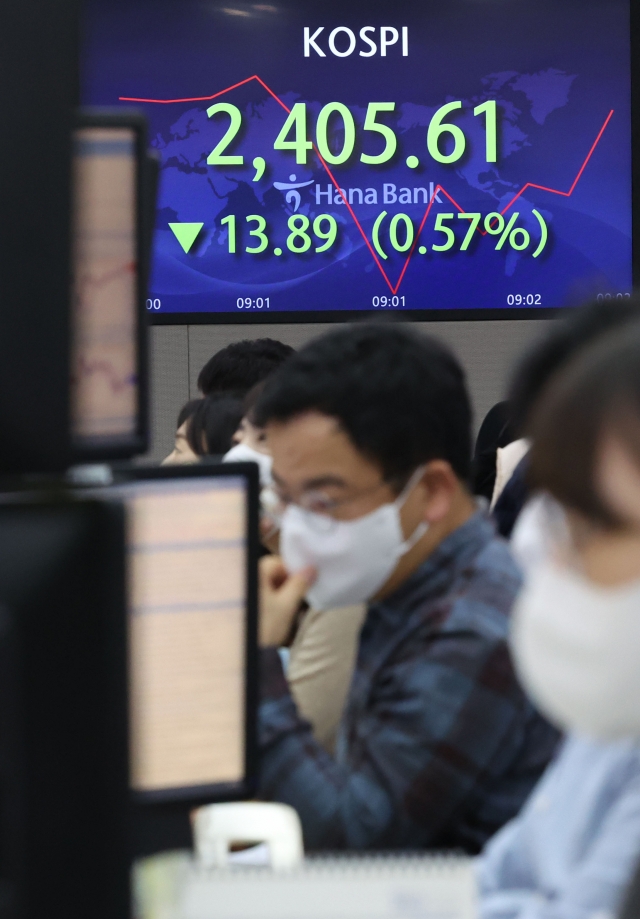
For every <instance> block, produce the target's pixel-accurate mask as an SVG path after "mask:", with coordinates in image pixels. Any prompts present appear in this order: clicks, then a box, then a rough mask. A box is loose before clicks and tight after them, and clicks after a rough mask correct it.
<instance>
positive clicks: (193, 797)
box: [103, 460, 260, 816]
mask: <svg viewBox="0 0 640 919" xmlns="http://www.w3.org/2000/svg"><path fill="white" fill-rule="evenodd" d="M195 478H243V479H244V480H245V481H246V486H247V491H246V494H247V521H246V524H247V570H246V597H247V609H246V631H245V717H244V776H243V777H242V779H241V780H239V781H238V782H228V783H215V784H208V785H197V786H186V787H181V788H170V789H160V790H154V791H139V790H136V789H133V788H131V789H130V794H131V799H132V802H133V804H134V805H135V807H136V810H137V811H139V813H140V814H141V815H142V816H143V812H144V811H146V810H148V809H150V808H153V809H154V811H155V814H156V816H157V814H158V813H159V812H160V813H162V812H164V813H165V814H168V815H170V814H171V813H172V812H177V813H183V812H184V809H185V807H187V808H192V807H199V806H202V805H204V804H211V803H217V802H224V801H241V800H246V799H247V798H250V797H252V796H253V795H254V794H255V791H256V787H257V774H258V743H257V711H258V670H259V660H258V558H259V554H260V540H259V507H260V481H259V470H258V466H257V464H256V463H250V462H249V463H246V462H245V463H221V462H219V461H215V460H214V461H212V460H205V461H203V462H201V463H199V464H197V465H193V466H160V467H158V466H155V467H150V466H135V467H134V466H131V467H121V468H119V469H117V470H114V475H113V482H112V483H111V484H110V485H108V486H106V487H105V489H104V492H103V493H105V492H108V491H109V490H110V489H118V487H119V486H126V485H135V484H136V483H141V482H162V481H168V482H175V481H179V480H180V479H183V480H184V479H195ZM105 497H107V495H106V494H105ZM114 497H117V499H118V500H122V499H121V497H120V496H114Z"/></svg>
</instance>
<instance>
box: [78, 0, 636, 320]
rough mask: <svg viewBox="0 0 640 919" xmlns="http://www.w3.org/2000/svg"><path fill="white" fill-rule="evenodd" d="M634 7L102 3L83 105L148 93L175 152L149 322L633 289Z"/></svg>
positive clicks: (311, 314) (508, 306) (530, 306)
mask: <svg viewBox="0 0 640 919" xmlns="http://www.w3.org/2000/svg"><path fill="white" fill-rule="evenodd" d="M630 16H631V12H630V2H629V0H536V2H535V3H533V2H532V3H522V2H516V0H501V2H498V0H485V2H482V3H479V2H470V0H447V2H441V3H437V2H434V0H431V2H423V3H416V2H412V0H399V2H396V3H388V2H387V3H380V2H376V0H371V2H364V0H356V2H353V3H349V4H345V3H337V2H335V0H330V2H326V0H325V2H322V3H320V2H317V0H309V2H293V0H269V2H264V3H263V2H250V0H238V2H236V0H208V2H202V0H126V2H125V0H90V2H89V3H88V4H87V13H86V19H85V45H84V48H85V50H84V65H83V74H84V76H83V92H84V98H85V100H86V101H87V102H90V103H92V104H108V105H114V104H120V105H132V104H133V105H137V106H139V107H140V109H141V110H142V111H144V113H145V115H146V116H147V117H148V119H149V122H150V126H151V129H150V136H151V138H152V145H153V146H154V147H155V148H156V150H157V151H158V153H159V155H160V157H161V179H160V196H159V204H158V210H157V220H156V229H155V241H154V262H153V270H152V277H151V284H150V292H149V299H148V300H147V308H148V310H149V312H150V314H151V315H152V317H153V319H154V320H155V321H160V322H180V321H189V322H193V321H212V320H217V321H234V322H238V321H240V320H242V321H247V320H250V319H254V320H257V321H260V322H264V321H269V320H276V321H283V320H291V319H303V320H304V319H314V320H318V319H325V320H334V319H341V318H347V317H353V316H354V315H359V314H360V315H361V314H362V313H366V312H371V313H374V314H375V313H381V312H389V311H391V312H399V313H402V314H404V315H405V316H407V317H409V318H411V317H413V318H461V317H464V318H474V317H475V318H484V317H498V318H499V317H500V316H504V317H508V316H512V315H523V313H522V312H518V311H522V310H527V311H528V313H527V315H537V314H540V311H542V310H547V309H555V308H559V307H563V306H567V305H572V304H575V303H578V302H581V301H583V300H585V299H588V298H596V297H601V298H603V299H606V298H616V297H618V298H622V297H626V296H629V295H630V292H631V289H632V261H633V259H632V232H631V230H632V155H631V153H632V150H631V95H632V93H631V28H630ZM514 311H515V312H514Z"/></svg>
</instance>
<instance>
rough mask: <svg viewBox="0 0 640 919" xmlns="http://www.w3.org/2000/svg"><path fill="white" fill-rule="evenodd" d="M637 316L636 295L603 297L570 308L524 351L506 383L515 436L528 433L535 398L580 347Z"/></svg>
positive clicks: (639, 301) (638, 299) (639, 315)
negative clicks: (575, 307)
mask: <svg viewBox="0 0 640 919" xmlns="http://www.w3.org/2000/svg"><path fill="white" fill-rule="evenodd" d="M637 319H640V297H638V296H635V297H631V298H625V299H622V300H604V301H599V302H596V303H592V304H590V305H588V306H585V307H583V308H582V309H576V310H572V311H571V312H570V313H569V315H568V316H567V317H566V318H565V319H562V320H559V321H557V322H554V324H553V326H552V328H551V329H550V331H549V332H548V333H547V334H546V335H545V336H544V337H543V338H542V339H541V340H540V341H538V342H536V343H535V344H534V345H533V347H532V348H531V349H530V350H529V351H528V352H527V353H526V354H525V356H524V357H523V358H522V360H521V361H520V362H519V364H518V366H517V367H516V371H515V373H514V375H513V378H512V382H511V386H510V397H509V398H510V401H511V403H512V409H513V415H512V417H513V422H514V425H515V427H516V429H517V431H518V433H519V435H521V436H522V435H525V434H527V433H528V429H529V422H530V419H531V416H532V413H533V410H534V408H535V405H536V402H537V400H538V399H539V398H540V396H541V395H542V393H543V392H544V390H545V388H546V387H547V386H548V385H549V383H550V382H551V380H552V379H553V377H554V376H555V374H557V373H558V372H559V371H560V370H561V369H562V367H563V366H564V365H565V364H566V363H567V362H568V361H569V360H571V358H572V357H574V356H575V355H576V354H577V353H578V352H579V351H580V350H581V349H582V348H585V347H587V346H588V345H590V344H591V343H592V342H594V341H595V340H596V339H598V338H599V337H600V336H601V335H604V334H606V333H607V332H609V331H611V330H613V329H615V328H618V327H619V326H621V325H624V324H625V323H628V322H633V321H634V320H637Z"/></svg>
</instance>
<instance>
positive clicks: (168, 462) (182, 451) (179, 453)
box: [160, 399, 202, 466]
mask: <svg viewBox="0 0 640 919" xmlns="http://www.w3.org/2000/svg"><path fill="white" fill-rule="evenodd" d="M201 402H202V399H191V401H190V402H187V404H186V405H183V407H182V408H181V409H180V413H179V415H178V423H177V425H176V437H175V443H174V446H173V450H172V451H171V453H170V454H169V455H168V456H166V457H165V458H164V459H163V460H162V462H161V463H160V465H161V466H181V465H183V464H188V463H197V462H198V455H197V454H196V453H194V451H193V450H192V449H191V447H190V446H189V440H188V438H187V427H188V424H189V420H190V418H191V417H192V416H193V414H194V413H195V411H196V409H197V408H198V406H199V405H200V403H201Z"/></svg>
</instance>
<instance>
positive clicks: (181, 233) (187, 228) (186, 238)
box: [169, 223, 204, 252]
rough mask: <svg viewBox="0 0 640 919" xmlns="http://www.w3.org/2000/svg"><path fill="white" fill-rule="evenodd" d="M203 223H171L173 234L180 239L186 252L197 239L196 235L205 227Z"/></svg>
mask: <svg viewBox="0 0 640 919" xmlns="http://www.w3.org/2000/svg"><path fill="white" fill-rule="evenodd" d="M203 226H204V224H203V223H170V224H169V227H170V229H171V230H173V235H174V236H175V238H176V239H177V240H178V242H179V243H180V245H181V246H182V248H183V249H184V251H185V252H188V251H189V249H190V248H191V246H192V245H193V244H194V242H195V241H196V237H197V235H198V233H199V232H200V230H201V229H202V228H203Z"/></svg>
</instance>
